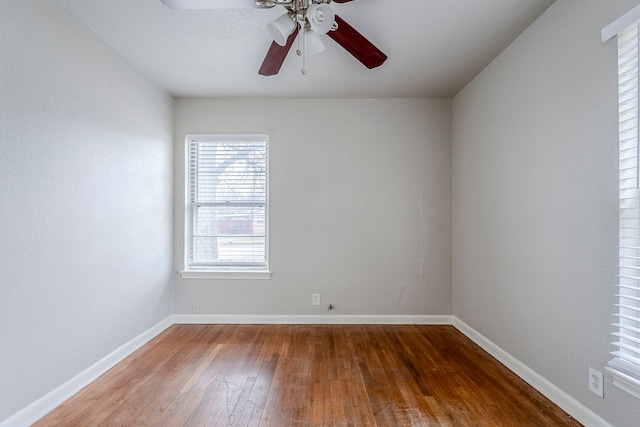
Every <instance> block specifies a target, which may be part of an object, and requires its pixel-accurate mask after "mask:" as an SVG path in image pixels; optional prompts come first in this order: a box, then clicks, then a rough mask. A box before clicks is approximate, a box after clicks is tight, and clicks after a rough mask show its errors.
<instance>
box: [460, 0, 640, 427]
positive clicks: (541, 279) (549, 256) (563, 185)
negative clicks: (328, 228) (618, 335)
mask: <svg viewBox="0 0 640 427" xmlns="http://www.w3.org/2000/svg"><path fill="white" fill-rule="evenodd" d="M637 4H638V1H636V0H634V1H622V0H616V1H607V2H602V1H599V0H557V1H556V3H555V4H554V5H553V6H551V7H550V8H549V9H548V10H547V11H546V13H545V14H543V15H542V17H541V18H540V19H538V20H537V21H536V22H535V23H534V24H533V25H531V26H530V27H529V29H528V30H527V31H525V32H524V33H523V34H522V35H521V36H520V38H519V39H518V40H516V41H515V42H514V43H513V44H512V45H511V46H510V47H509V48H508V49H507V50H506V51H505V52H503V53H502V54H501V56H499V57H498V58H497V59H496V60H495V61H494V62H493V63H492V64H491V65H490V66H489V67H487V68H486V69H485V70H484V71H483V72H482V73H481V74H480V75H479V76H478V77H476V79H475V80H474V81H473V82H472V83H471V84H469V85H468V86H467V87H466V88H465V89H464V90H463V91H462V92H461V93H460V94H458V95H457V96H456V97H455V98H454V104H453V105H454V107H453V116H454V132H453V134H454V137H453V141H454V142H453V229H454V233H453V254H454V256H453V259H454V261H453V266H454V268H453V292H454V314H455V315H456V316H457V317H459V318H460V319H462V320H463V321H464V322H466V323H467V324H469V325H470V326H471V327H473V328H475V329H476V330H477V331H479V332H480V333H481V334H483V335H485V336H486V337H488V338H489V339H491V340H492V341H493V342H494V343H496V344H497V345H499V346H500V347H502V348H503V349H504V350H506V351H507V352H509V353H510V354H511V355H513V356H515V357H516V358H517V359H519V360H520V361H522V362H523V363H525V364H526V365H527V366H529V367H530V368H532V369H533V370H534V371H536V372H538V373H539V374H541V375H542V376H544V377H545V378H546V379H548V380H549V381H551V382H552V383H554V384H555V385H557V386H558V387H560V388H561V389H562V390H564V391H566V392H567V393H569V394H570V395H571V396H573V397H575V398H576V399H578V400H579V401H580V402H582V403H583V404H584V405H586V406H588V407H589V408H590V409H591V410H593V411H594V412H595V413H597V414H599V415H600V416H602V417H604V418H605V419H607V420H608V421H609V422H611V423H612V424H613V425H615V426H619V427H622V426H637V425H638V420H639V419H640V406H639V405H638V402H637V400H635V399H632V398H630V397H629V396H628V395H626V394H625V393H623V392H621V391H620V390H617V389H615V388H614V387H612V386H611V385H610V384H605V386H606V387H605V394H606V396H605V399H604V400H602V399H600V398H598V397H597V396H596V395H594V394H592V393H590V392H589V391H588V389H587V373H588V367H589V366H592V367H594V368H596V369H598V370H600V371H602V370H603V368H604V366H605V365H606V363H607V361H608V359H609V358H610V355H609V354H608V353H609V351H611V350H612V349H613V348H612V347H611V346H610V345H609V344H608V343H609V342H610V341H611V340H612V339H613V337H611V336H609V333H610V332H611V327H610V326H609V324H610V323H611V321H613V317H612V316H611V315H610V314H611V313H612V312H613V310H614V307H612V304H613V303H614V297H613V293H614V291H615V288H614V286H613V285H614V283H615V272H616V270H615V256H616V253H617V251H616V245H617V240H616V236H617V231H616V226H617V169H616V168H617V87H616V85H617V71H616V64H617V61H616V54H617V52H616V42H615V40H611V41H609V42H607V43H605V44H603V43H602V42H601V40H600V30H601V29H602V28H603V27H604V26H606V25H608V24H609V23H610V22H612V21H613V20H614V19H616V18H617V17H618V16H620V15H622V14H623V13H625V12H626V11H628V10H629V9H631V8H632V7H633V6H635V5H637ZM617 412H619V413H617Z"/></svg>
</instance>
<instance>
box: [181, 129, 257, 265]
mask: <svg viewBox="0 0 640 427" xmlns="http://www.w3.org/2000/svg"><path fill="white" fill-rule="evenodd" d="M267 143H268V136H267V135H189V136H188V137H187V212H186V222H187V223H186V242H185V248H186V250H185V265H186V267H185V269H186V270H187V271H223V272H229V271H245V272H246V271H267V270H268V238H267V233H268V209H267V203H268V179H267V178H268V177H267V166H268V162H267V158H268V151H267Z"/></svg>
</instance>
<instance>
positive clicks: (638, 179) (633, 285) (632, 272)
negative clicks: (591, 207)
mask: <svg viewBox="0 0 640 427" xmlns="http://www.w3.org/2000/svg"><path fill="white" fill-rule="evenodd" d="M639 19H640V6H639V7H636V8H635V9H633V10H632V11H630V12H629V13H628V14H626V15H624V16H623V17H621V18H619V19H618V20H616V21H615V22H614V23H612V24H611V25H609V26H608V27H606V28H605V29H604V30H603V31H602V39H603V42H605V41H607V40H609V39H610V38H612V37H615V36H618V37H617V41H618V43H617V45H618V55H617V56H616V57H617V59H618V67H617V68H618V111H619V120H618V122H619V141H618V144H619V153H620V154H619V161H618V163H619V166H618V172H619V184H620V185H619V197H618V203H619V219H618V221H619V223H618V229H617V231H618V242H619V248H618V261H619V262H618V283H617V288H618V292H617V294H616V297H617V303H616V304H615V306H616V308H617V309H616V311H617V313H615V314H614V315H615V316H616V320H617V321H616V322H615V323H613V324H612V326H613V327H614V328H615V332H613V335H614V336H615V337H616V338H615V339H616V340H617V341H616V342H613V343H612V345H613V346H614V347H615V349H616V350H615V351H613V352H612V354H613V356H614V358H613V359H611V360H610V361H609V363H608V366H606V367H605V370H606V371H607V372H608V373H609V374H611V379H612V383H613V385H615V386H616V387H618V388H620V389H621V390H624V391H626V392H627V393H629V394H631V395H632V396H635V397H637V398H640V363H639V362H640V359H638V354H640V342H639V341H638V339H639V338H640V330H639V329H638V328H639V325H640V310H639V308H640V300H639V299H638V297H639V296H640V217H639V216H638V213H639V206H640V203H639V202H640V174H639V172H640V165H639V164H638V160H639V159H640V156H639V155H638V150H639V148H640V147H639V134H638V129H639V127H638V120H639V119H640V117H639V114H638V110H639V104H638V102H639V100H640V96H639V95H640V94H639V93H638V88H639V87H640V84H639V83H640V79H639V75H638V72H639V70H640V67H639V66H638V61H639V60H640V52H639V49H640V39H639V37H640V22H638V21H639ZM621 37H622V38H621ZM628 45H631V47H629V46H628ZM623 46H624V49H623ZM625 49H626V50H625ZM629 53H631V56H630V55H629ZM623 76H624V78H623ZM634 355H635V356H634Z"/></svg>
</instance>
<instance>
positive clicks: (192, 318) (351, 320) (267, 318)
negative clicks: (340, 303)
mask: <svg viewBox="0 0 640 427" xmlns="http://www.w3.org/2000/svg"><path fill="white" fill-rule="evenodd" d="M173 321H174V323H177V324H203V325H209V324H211V325H214V324H221V325H232V324H244V325H247V324H254V325H295V324H298V325H451V323H452V321H453V316H450V315H431V316H429V315H415V316H414V315H366V314H363V315H360V314H354V315H335V316H334V315H299V316H296V315H287V316H278V315H235V314H175V315H174V316H173Z"/></svg>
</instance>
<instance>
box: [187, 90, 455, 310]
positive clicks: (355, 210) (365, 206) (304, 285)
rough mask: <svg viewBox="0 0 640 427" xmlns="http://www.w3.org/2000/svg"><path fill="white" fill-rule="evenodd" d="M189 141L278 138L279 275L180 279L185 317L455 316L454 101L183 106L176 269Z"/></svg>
mask: <svg viewBox="0 0 640 427" xmlns="http://www.w3.org/2000/svg"><path fill="white" fill-rule="evenodd" d="M188 133H267V134H269V135H270V173H271V175H270V176H271V178H270V185H271V188H270V202H271V207H270V215H271V218H270V229H271V239H270V249H271V250H270V254H271V269H272V272H273V274H272V277H271V280H253V281H243V280H216V281H213V280H211V281H205V280H191V279H189V280H178V281H177V284H176V302H175V304H176V305H175V312H176V313H178V314H180V313H183V314H184V313H191V302H198V303H199V304H200V313H203V314H207V313H213V314H266V315H304V314H325V313H327V310H326V305H327V304H329V303H332V304H334V305H335V307H336V309H335V310H334V311H333V312H332V313H334V314H374V315H375V314H418V315H421V314H450V313H451V279H450V276H451V249H450V245H451V240H450V221H451V210H450V194H451V185H450V180H451V176H450V173H451V146H450V141H451V101H450V100H409V99H385V100H382V99H368V100H277V99H274V100H266V99H252V100H197V99H186V100H178V101H177V103H176V141H177V143H176V144H177V145H176V149H175V151H176V164H175V171H176V172H175V182H176V189H177V190H176V200H175V203H176V209H175V212H176V216H175V221H176V226H175V230H176V235H175V241H176V245H175V246H176V253H175V265H176V269H180V268H182V259H183V255H182V245H181V244H180V242H182V241H183V225H182V221H183V218H184V215H183V210H184V192H183V190H182V189H183V188H184V175H183V174H184V157H183V154H184V137H185V134H188ZM314 292H319V293H321V294H322V306H321V307H320V308H318V307H313V306H312V305H311V294H312V293H314Z"/></svg>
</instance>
